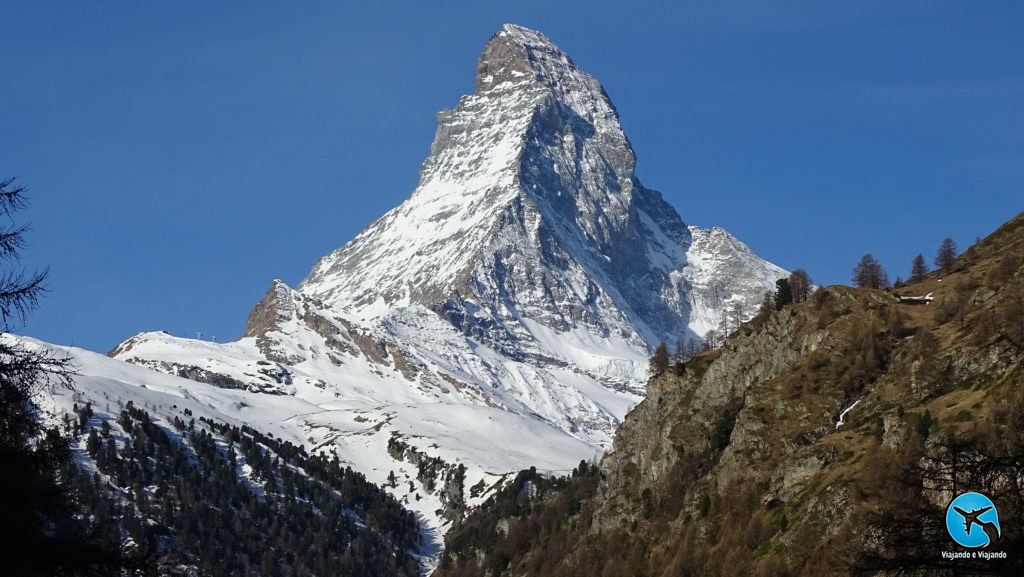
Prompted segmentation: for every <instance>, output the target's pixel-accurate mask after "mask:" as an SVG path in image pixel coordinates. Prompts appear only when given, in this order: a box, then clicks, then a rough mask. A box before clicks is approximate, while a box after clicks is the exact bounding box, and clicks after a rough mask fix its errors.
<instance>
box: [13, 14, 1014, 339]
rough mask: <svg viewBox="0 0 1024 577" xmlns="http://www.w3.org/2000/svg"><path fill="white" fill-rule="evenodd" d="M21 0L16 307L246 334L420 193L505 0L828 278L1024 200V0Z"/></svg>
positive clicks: (113, 332)
mask: <svg viewBox="0 0 1024 577" xmlns="http://www.w3.org/2000/svg"><path fill="white" fill-rule="evenodd" d="M351 4H356V3H343V2H324V1H319V2H318V1H311V2H301V3H285V2H254V1H250V2H80V1H67V2H56V1H54V2H19V1H12V2H4V3H3V4H2V5H0V22H2V23H3V27H2V33H0V71H2V79H3V84H2V89H0V177H9V176H16V177H18V179H19V183H21V184H23V185H26V186H28V187H29V191H30V195H31V200H32V202H33V205H32V207H31V209H30V210H27V211H25V212H24V213H23V214H22V215H19V216H21V217H23V220H25V221H28V222H30V223H31V224H32V226H33V231H32V233H31V236H30V237H29V241H30V243H31V246H30V247H29V248H28V249H27V250H26V251H24V255H23V258H22V263H23V264H24V265H26V266H28V267H29V268H32V267H42V266H49V267H50V271H51V278H50V287H51V292H50V294H49V295H48V296H47V297H46V299H45V300H44V301H43V303H42V307H41V309H40V310H39V311H38V312H37V313H36V314H35V315H33V316H32V318H31V319H30V320H29V322H28V324H27V325H26V326H25V327H23V328H22V330H21V331H20V332H22V333H24V334H28V335H31V336H35V337H38V338H42V339H44V340H48V341H51V342H56V343H60V344H75V345H76V346H84V347H86V348H91V349H94V350H99V351H106V350H107V349H109V348H111V347H112V346H113V345H115V344H116V343H117V342H119V341H120V340H122V339H124V338H127V337H128V336H130V335H132V334H134V333H136V332H138V331H143V330H167V331H170V332H172V333H174V334H191V335H194V334H195V332H196V331H201V332H202V333H203V335H204V338H207V337H211V336H216V337H218V338H219V339H220V340H228V339H232V338H236V337H238V336H239V335H240V334H241V332H242V330H243V328H244V324H245V318H246V314H247V313H248V311H249V309H250V308H251V307H252V305H253V304H254V303H255V302H256V301H258V300H259V299H260V298H261V296H262V295H263V293H264V292H265V291H266V289H267V288H268V286H269V284H270V281H271V279H274V278H281V279H284V280H285V281H286V282H288V283H289V284H293V285H294V284H295V283H297V282H298V281H299V280H301V279H302V278H303V277H304V276H305V274H306V273H307V272H308V271H309V269H310V267H311V266H312V264H313V262H314V261H315V260H316V259H317V258H318V257H320V256H322V255H324V254H327V253H328V252H330V251H331V250H333V249H335V248H337V247H339V246H341V245H342V244H344V243H345V242H347V241H348V240H350V239H351V238H352V237H353V236H355V235H356V234H357V233H358V232H359V231H360V230H362V228H363V227H365V226H366V225H367V224H368V223H370V222H371V221H372V220H374V219H375V218H377V217H379V216H380V215H382V214H383V213H384V212H386V211H387V210H388V209H390V208H391V207H393V206H395V205H397V204H398V203H400V202H401V201H402V200H403V199H405V198H406V197H407V196H408V195H409V193H410V192H411V191H412V190H413V188H414V187H415V185H416V181H417V173H418V170H419V166H420V163H421V162H422V161H423V159H424V158H425V157H426V156H427V154H428V153H429V146H430V142H431V140H432V139H433V133H434V128H435V124H434V114H435V113H436V112H437V111H439V110H442V109H444V108H450V107H452V106H454V105H455V104H456V103H457V101H458V98H459V96H460V95H462V94H467V93H469V92H471V91H472V87H473V74H474V70H475V63H476V59H477V56H478V55H479V52H480V50H481V48H482V47H483V45H484V43H485V42H486V41H487V40H488V38H489V37H490V36H491V35H492V34H493V33H494V32H496V31H497V29H498V28H499V27H500V26H501V24H503V23H505V22H514V23H518V24H522V25H524V26H528V27H531V28H536V29H539V30H541V31H543V32H544V33H545V34H547V35H548V36H549V37H550V38H551V39H552V40H554V41H555V42H556V43H557V44H559V45H560V46H561V47H562V48H563V49H564V50H566V51H567V52H568V53H569V54H570V55H571V56H572V57H573V59H574V60H575V61H576V63H577V64H579V65H580V66H581V67H583V68H584V69H585V70H587V71H588V72H590V73H591V74H593V75H594V76H596V77H597V78H598V79H599V80H601V82H602V83H603V84H604V86H605V88H606V90H607V92H608V94H609V95H610V96H611V98H612V101H613V102H614V103H615V105H616V107H617V108H618V110H619V113H620V116H621V119H622V123H623V126H624V128H625V130H626V133H627V134H628V135H629V137H630V139H631V141H632V143H633V145H634V148H635V149H636V152H637V155H638V164H637V174H638V176H639V177H640V179H641V181H642V182H643V183H644V184H645V185H646V186H647V187H649V188H653V189H656V190H659V191H661V192H662V193H663V194H664V195H665V197H666V199H667V200H668V201H669V202H671V203H672V204H673V205H674V206H675V207H676V208H677V209H678V210H679V212H680V214H681V215H682V217H683V219H684V220H685V221H686V222H688V223H690V224H697V225H701V226H713V225H718V226H722V227H724V228H726V229H727V230H729V231H730V232H732V233H733V234H735V235H736V236H738V237H739V238H740V239H741V240H743V241H744V242H746V243H747V244H748V245H750V247H751V248H753V249H754V251H755V252H757V253H759V254H760V255H762V256H764V257H765V258H768V259H769V260H771V261H773V262H775V263H777V264H779V265H780V266H783V267H786V268H790V269H792V268H797V267H802V268H804V269H806V270H807V271H809V273H810V274H811V277H812V278H813V280H814V281H815V282H818V283H823V284H833V283H848V282H849V277H850V271H851V269H852V268H853V266H854V265H855V264H856V263H857V261H858V260H859V258H860V256H861V255H862V254H864V253H866V252H871V253H872V254H874V255H875V256H876V257H877V258H879V260H880V261H881V262H882V264H883V265H884V266H885V267H886V269H887V270H888V272H889V274H890V277H892V278H895V277H896V276H897V275H902V276H904V277H906V276H907V275H908V272H909V268H910V262H911V260H912V258H913V257H914V255H916V254H917V253H918V252H921V253H924V255H925V257H926V258H927V259H928V261H929V262H931V260H932V258H933V257H934V254H935V249H936V248H938V245H939V243H940V241H941V240H942V239H943V238H944V237H946V236H952V237H953V238H954V239H955V240H956V242H957V243H958V244H959V246H960V247H961V249H963V248H966V247H967V246H968V245H969V244H971V243H972V242H973V241H974V240H975V238H976V237H977V236H984V235H986V234H988V233H989V232H991V231H992V230H993V229H995V228H996V227H997V226H999V224H1001V223H1002V222H1005V221H1006V220H1008V219H1009V218H1011V217H1012V216H1014V215H1015V214H1016V213H1018V212H1020V211H1021V210H1024V186H1022V185H1024V33H1022V32H1021V31H1022V30H1024V3H1021V2H1019V1H989V2H976V1H969V0H965V1H960V2H949V1H942V0H921V1H905V2H892V1H889V0H886V1H873V0H862V1H859V2H825V1H820V0H793V1H755V0H741V1H729V2H722V1H710V0H709V1H706V2H688V1H675V2H664V3H650V2H642V1H639V0H634V1H632V2H603V1H588V2H575V3H567V2H561V3H557V5H556V4H555V3H553V2H550V1H547V2H543V1H542V2H532V1H522V0H517V1H514V2H512V1H509V2H503V3H492V2H461V3H454V2H445V3H441V2H436V3H435V2H391V3H383V2H382V3H371V2H365V3H358V4H359V6H358V7H353V6H351Z"/></svg>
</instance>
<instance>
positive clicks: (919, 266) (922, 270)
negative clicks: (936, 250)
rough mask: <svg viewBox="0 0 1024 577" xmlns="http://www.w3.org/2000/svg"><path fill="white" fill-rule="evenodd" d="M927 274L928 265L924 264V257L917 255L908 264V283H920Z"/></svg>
mask: <svg viewBox="0 0 1024 577" xmlns="http://www.w3.org/2000/svg"><path fill="white" fill-rule="evenodd" d="M926 274H928V265H926V264H925V263H924V255H921V254H918V255H917V256H915V257H914V262H912V263H910V282H920V281H921V280H922V279H924V275H926Z"/></svg>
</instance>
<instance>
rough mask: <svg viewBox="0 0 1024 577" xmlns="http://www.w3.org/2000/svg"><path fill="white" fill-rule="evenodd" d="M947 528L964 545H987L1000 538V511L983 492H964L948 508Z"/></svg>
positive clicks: (950, 534) (951, 535) (973, 546)
mask: <svg viewBox="0 0 1024 577" xmlns="http://www.w3.org/2000/svg"><path fill="white" fill-rule="evenodd" d="M946 530H947V531H949V536H950V537H952V538H953V540H954V541H956V542H957V543H959V544H960V545H963V546H964V547H970V548H972V549H973V548H975V547H987V546H988V545H989V544H990V543H992V542H993V541H996V540H998V539H999V536H1000V535H1001V534H1002V530H1001V529H1000V528H999V513H998V512H997V511H996V506H995V504H994V503H993V502H992V500H991V499H989V498H988V497H986V496H985V495H982V494H981V493H963V494H961V495H960V496H959V497H957V498H956V499H953V502H952V503H950V504H949V507H948V508H947V509H946Z"/></svg>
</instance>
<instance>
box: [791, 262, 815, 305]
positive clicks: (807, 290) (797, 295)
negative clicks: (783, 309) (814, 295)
mask: <svg viewBox="0 0 1024 577" xmlns="http://www.w3.org/2000/svg"><path fill="white" fill-rule="evenodd" d="M812 285H813V283H812V282H811V277H810V275H808V274H807V271H805V270H804V269H802V268H798V269H796V270H794V271H793V272H792V273H790V275H789V287H790V290H792V291H793V302H795V303H802V302H804V301H805V300H807V297H809V296H811V286H812Z"/></svg>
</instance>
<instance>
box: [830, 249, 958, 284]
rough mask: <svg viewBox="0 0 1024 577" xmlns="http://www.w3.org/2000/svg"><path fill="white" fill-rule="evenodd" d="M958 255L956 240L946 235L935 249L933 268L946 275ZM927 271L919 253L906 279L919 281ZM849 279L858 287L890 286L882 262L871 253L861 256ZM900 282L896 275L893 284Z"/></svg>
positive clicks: (951, 268)
mask: <svg viewBox="0 0 1024 577" xmlns="http://www.w3.org/2000/svg"><path fill="white" fill-rule="evenodd" d="M958 255H959V253H958V251H957V246H956V242H954V241H953V239H952V238H949V237H946V238H945V239H944V240H943V241H942V244H940V245H939V248H938V250H937V251H935V261H934V262H935V270H936V271H938V272H940V273H941V274H943V275H948V274H949V273H951V272H952V271H953V265H954V264H955V263H956V258H957V256H958ZM929 272H930V271H929V270H928V265H927V264H926V263H925V260H924V255H922V254H920V253H919V254H918V255H917V256H915V257H914V260H913V261H911V263H910V277H909V279H908V280H909V281H910V282H920V281H922V280H924V277H925V276H927V275H928V273H929ZM850 280H851V281H852V282H853V285H854V286H856V287H859V288H872V289H878V290H881V289H885V288H888V287H889V286H890V284H889V275H888V274H887V273H886V272H885V269H884V268H883V267H882V264H881V263H880V262H878V260H876V259H875V257H874V256H872V255H871V253H868V254H865V255H864V256H863V257H861V259H860V262H858V263H857V266H855V267H854V268H853V272H852V274H851V276H850ZM902 282H903V280H902V279H901V278H900V277H896V282H895V284H901V283H902Z"/></svg>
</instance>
